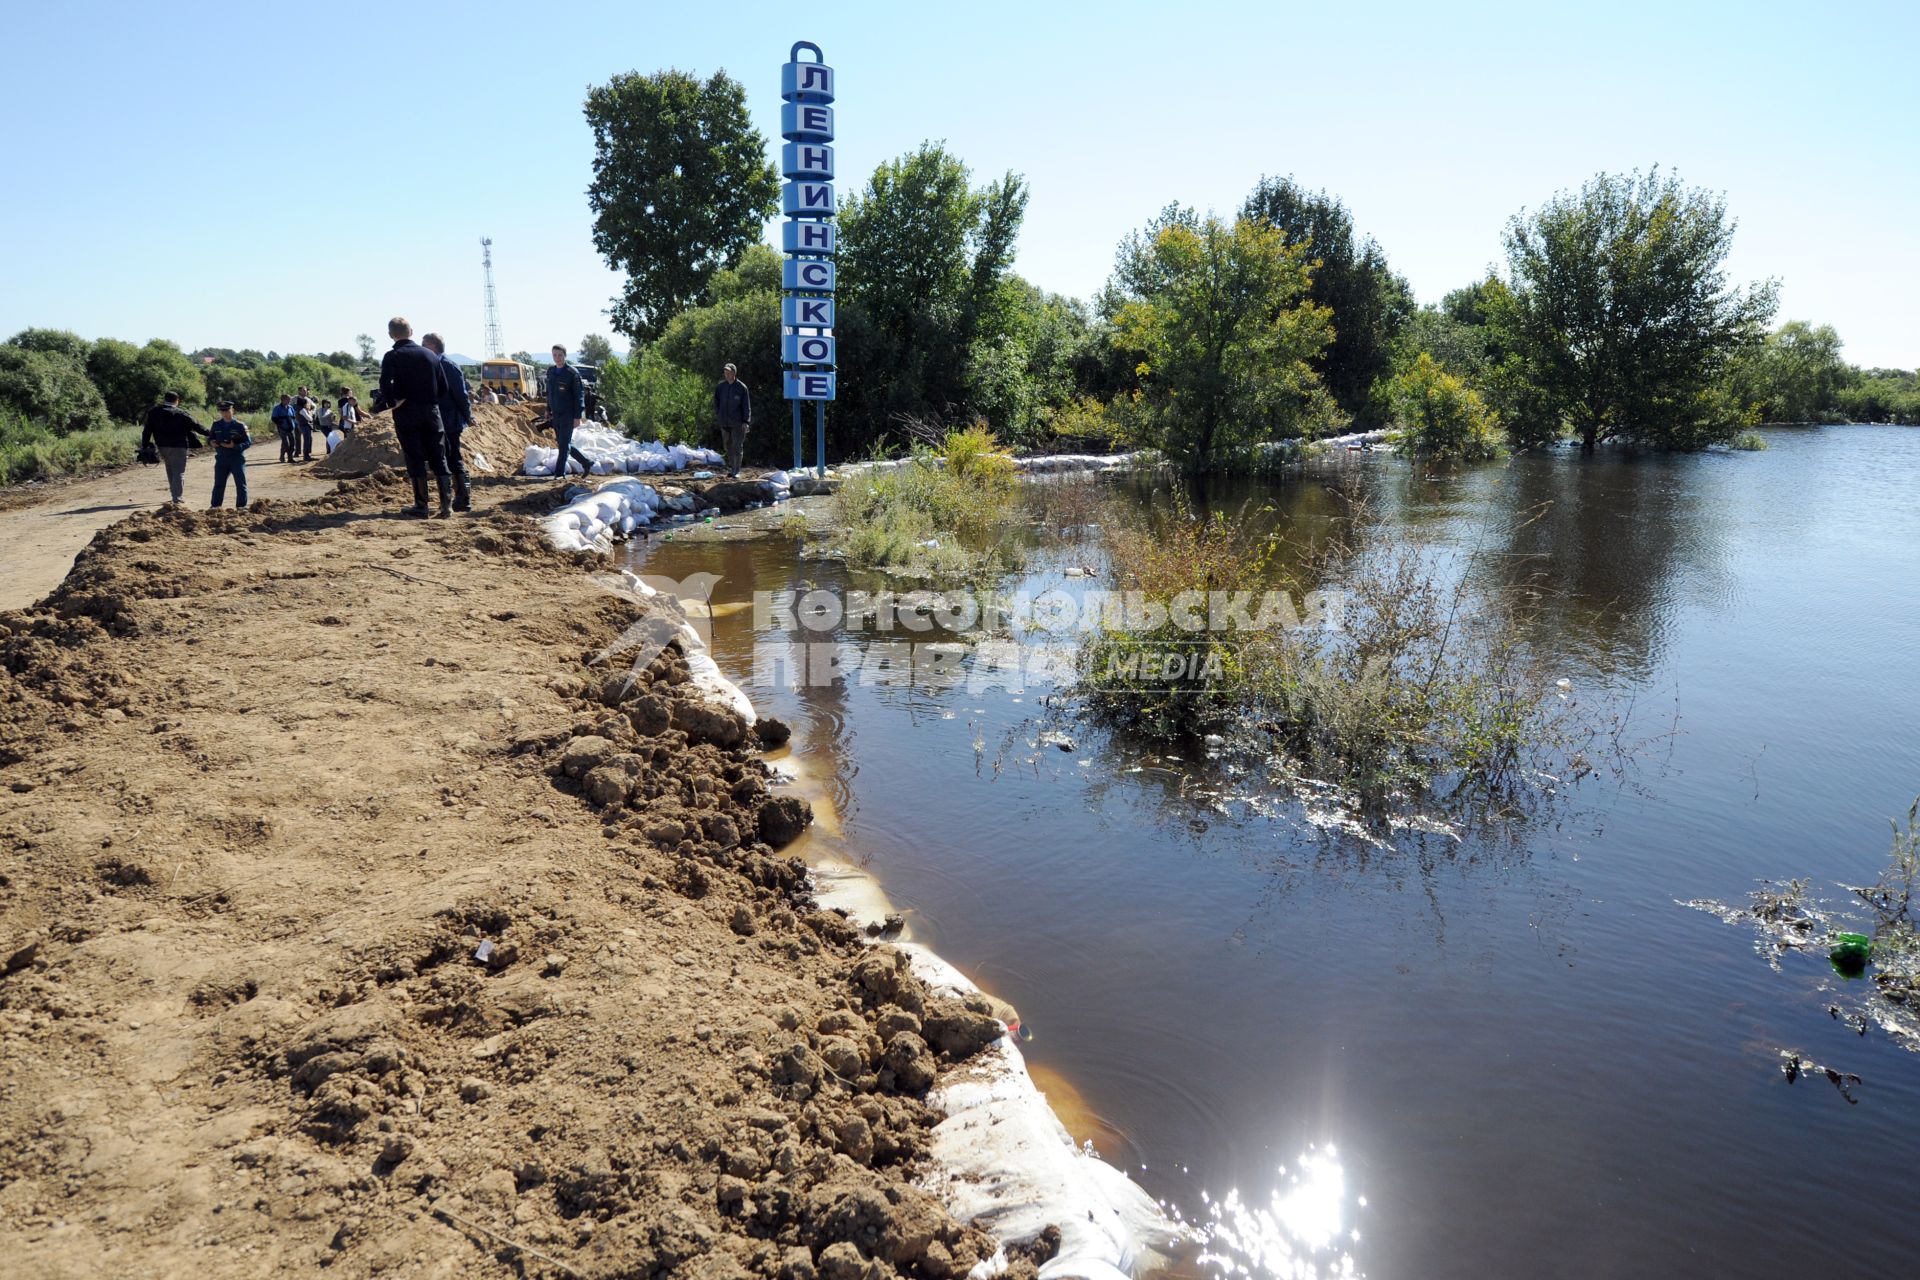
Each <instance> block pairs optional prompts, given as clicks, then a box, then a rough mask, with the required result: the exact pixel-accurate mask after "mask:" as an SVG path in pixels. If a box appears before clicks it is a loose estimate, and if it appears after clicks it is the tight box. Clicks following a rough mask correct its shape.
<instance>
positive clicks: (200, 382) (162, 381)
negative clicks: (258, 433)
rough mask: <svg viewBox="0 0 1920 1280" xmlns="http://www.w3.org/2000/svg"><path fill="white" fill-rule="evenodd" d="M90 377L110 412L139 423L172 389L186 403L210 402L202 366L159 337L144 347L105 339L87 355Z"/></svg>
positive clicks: (88, 374)
mask: <svg viewBox="0 0 1920 1280" xmlns="http://www.w3.org/2000/svg"><path fill="white" fill-rule="evenodd" d="M87 376H88V377H90V378H92V379H93V385H94V386H96V387H98V388H99V389H100V397H101V399H103V400H105V401H106V405H107V412H108V413H111V414H112V415H113V416H114V418H115V419H116V420H117V421H120V422H139V421H141V420H142V419H143V418H145V416H146V413H147V410H148V409H150V408H152V407H153V406H154V405H156V404H158V403H159V402H160V397H161V396H162V395H164V394H165V393H167V392H169V391H177V392H179V393H180V398H181V400H182V401H183V402H184V403H186V404H202V403H204V402H205V401H206V394H207V387H206V381H205V380H204V379H203V378H202V377H201V374H200V369H199V368H198V367H197V366H196V365H195V364H194V363H193V361H191V360H189V359H187V357H186V355H185V354H184V353H183V352H182V351H181V350H180V348H179V347H177V346H175V345H174V344H173V343H171V342H168V341H166V340H165V339H163V338H155V339H154V340H153V341H151V342H149V343H148V344H147V345H146V346H144V347H136V346H134V345H133V344H132V343H131V342H122V341H120V340H119V339H117V338H102V339H100V341H98V342H96V343H94V344H93V350H92V351H91V352H89V353H88V355H87Z"/></svg>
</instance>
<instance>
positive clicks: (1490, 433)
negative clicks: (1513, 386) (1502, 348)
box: [1391, 351, 1506, 461]
mask: <svg viewBox="0 0 1920 1280" xmlns="http://www.w3.org/2000/svg"><path fill="white" fill-rule="evenodd" d="M1391 395H1392V403H1393V408H1394V416H1395V418H1396V420H1397V421H1398V422H1399V424H1400V426H1401V427H1402V428H1403V429H1404V431H1405V441H1406V444H1407V446H1408V447H1409V448H1410V449H1411V450H1412V451H1413V452H1414V453H1415V454H1416V455H1418V456H1421V457H1427V458H1439V459H1461V460H1466V461H1473V460H1477V459H1481V458H1492V457H1496V456H1498V455H1499V454H1500V453H1502V452H1504V451H1505V449H1506V437H1505V436H1504V434H1503V433H1502V432H1501V430H1500V423H1499V419H1498V418H1497V417H1496V416H1495V415H1494V414H1493V412H1492V411H1491V410H1489V409H1488V408H1487V406H1486V403H1485V402H1484V401H1483V400H1481V398H1480V394H1479V393H1478V392H1477V391H1475V390H1474V389H1473V388H1472V387H1469V386H1468V385H1467V383H1466V380H1465V379H1463V378H1461V377H1459V376H1458V375H1456V374H1452V373H1449V372H1447V371H1446V370H1445V369H1444V368H1442V367H1441V366H1440V364H1439V363H1438V362H1437V361H1435V360H1434V358H1433V357H1432V356H1430V355H1428V354H1427V353H1426V352H1424V351H1422V352H1421V353H1420V354H1419V355H1418V356H1416V357H1415V358H1414V361H1413V363H1412V365H1411V366H1409V367H1408V369H1407V370H1406V372H1404V373H1402V374H1400V375H1399V376H1398V377H1396V378H1395V379H1394V380H1393V384H1392V390H1391Z"/></svg>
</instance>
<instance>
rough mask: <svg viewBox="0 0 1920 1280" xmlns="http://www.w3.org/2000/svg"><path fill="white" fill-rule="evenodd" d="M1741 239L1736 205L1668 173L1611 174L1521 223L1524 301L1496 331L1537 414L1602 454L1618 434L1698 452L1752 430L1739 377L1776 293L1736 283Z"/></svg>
mask: <svg viewBox="0 0 1920 1280" xmlns="http://www.w3.org/2000/svg"><path fill="white" fill-rule="evenodd" d="M1733 232H1734V224H1733V223H1732V222H1731V221H1729V220H1728V218H1727V211H1726V202H1725V200H1723V199H1722V198H1721V197H1719V196H1716V195H1713V194H1711V193H1709V192H1705V191H1701V190H1697V189H1688V188H1684V187H1682V186H1681V185H1680V182H1679V180H1678V179H1677V178H1675V177H1673V176H1671V175H1668V176H1664V177H1663V176H1662V175H1661V173H1660V171H1659V170H1658V169H1655V170H1653V171H1652V172H1650V173H1647V174H1644V175H1642V174H1640V173H1637V172H1636V173H1632V174H1628V175H1624V176H1620V175H1613V174H1604V173H1603V174H1601V175H1599V176H1598V177H1596V178H1594V179H1593V180H1592V181H1591V182H1589V183H1587V185H1586V186H1585V187H1583V188H1582V189H1581V190H1580V191H1579V192H1578V193H1577V194H1570V193H1566V192H1562V193H1561V194H1559V195H1557V196H1555V197H1554V198H1553V199H1552V200H1550V201H1548V202H1547V204H1546V205H1545V206H1544V207H1543V208H1541V209H1540V211H1539V212H1537V213H1535V214H1533V215H1531V216H1526V215H1524V214H1523V215H1516V216H1515V217H1514V218H1513V219H1512V221H1511V222H1509V223H1508V225H1507V232H1506V249H1507V265H1508V272H1509V276H1510V280H1509V285H1510V288H1511V290H1512V293H1511V297H1510V298H1509V299H1508V300H1506V301H1505V302H1504V303H1503V304H1502V305H1500V306H1498V307H1497V308H1496V309H1495V312H1494V315H1493V324H1494V328H1495V332H1496V334H1497V335H1498V337H1499V340H1500V341H1501V342H1503V343H1504V344H1505V346H1506V348H1507V349H1508V350H1509V351H1511V352H1512V353H1513V354H1514V357H1515V358H1516V359H1517V361H1518V362H1519V365H1520V367H1521V369H1522V370H1523V372H1524V377H1525V379H1526V382H1527V384H1528V386H1529V387H1530V389H1531V391H1532V392H1533V393H1534V394H1535V395H1536V396H1537V398H1538V404H1537V407H1536V408H1535V409H1534V410H1533V412H1536V413H1539V414H1543V415H1546V416H1549V417H1551V418H1554V419H1560V420H1564V421H1566V422H1567V423H1568V424H1569V425H1570V426H1571V427H1572V428H1573V430H1574V431H1576V432H1577V433H1579V435H1580V437H1581V441H1582V447H1583V448H1584V449H1585V450H1586V451H1587V452H1589V453H1591V452H1592V451H1593V448H1594V446H1595V444H1596V443H1597V442H1598V441H1600V440H1603V439H1608V438H1613V437H1619V438H1623V439H1629V440H1634V441H1638V442H1640V443H1642V444H1649V445H1657V446H1661V447H1665V448H1677V449H1697V448H1701V447H1703V446H1705V445H1707V444H1711V443H1713V442H1715V441H1718V440H1725V439H1728V438H1730V437H1731V436H1732V435H1733V434H1734V433H1735V432H1736V431H1738V430H1739V429H1740V428H1741V427H1742V426H1744V425H1746V420H1745V415H1744V414H1743V413H1742V412H1741V409H1740V407H1739V406H1738V405H1737V404H1736V403H1735V401H1734V398H1733V396H1732V395H1731V394H1730V393H1729V390H1728V382H1727V375H1728V373H1729V370H1730V369H1731V367H1732V365H1733V363H1734V362H1735V360H1736V359H1737V358H1738V357H1740V356H1741V355H1742V354H1743V353H1744V352H1746V351H1748V350H1749V349H1750V348H1752V347H1753V346H1754V345H1756V344H1757V343H1758V342H1759V341H1760V339H1761V336H1762V335H1763V334H1764V333H1765V331H1766V325H1767V323H1768V322H1769V321H1770V320H1771V319H1772V317H1773V312H1774V307H1775V305H1776V303H1775V298H1776V294H1777V287H1776V285H1775V284H1774V283H1773V282H1771V281H1769V282H1764V283H1760V284H1756V285H1753V286H1751V287H1749V288H1747V289H1744V290H1743V289H1738V288H1735V287H1733V286H1732V285H1730V284H1729V283H1728V281H1727V275H1726V270H1725V264H1726V259H1727V253H1728V251H1729V249H1730V248H1731V247H1732V244H1733ZM1555 425H1556V426H1557V423H1556V424H1555ZM1542 429H1543V428H1542V427H1541V425H1540V424H1537V423H1536V424H1533V426H1532V428H1531V431H1530V434H1533V433H1537V432H1539V431H1540V430H1542Z"/></svg>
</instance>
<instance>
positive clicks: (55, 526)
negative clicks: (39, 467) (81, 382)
mask: <svg viewBox="0 0 1920 1280" xmlns="http://www.w3.org/2000/svg"><path fill="white" fill-rule="evenodd" d="M261 447H262V446H260V445H256V446H255V448H256V449H260V448H261ZM332 487H333V482H332V481H330V480H323V479H321V478H319V477H317V476H314V475H313V474H311V468H310V467H309V466H307V465H298V464H289V463H283V462H272V461H267V460H264V459H262V458H260V457H258V456H256V457H254V458H253V459H251V460H250V461H249V462H248V463H247V488H248V491H249V496H251V497H262V498H317V497H319V496H320V495H321V494H323V493H325V492H327V491H328V490H329V489H331V488H332ZM212 494H213V456H212V454H211V452H210V451H208V450H205V449H203V450H201V451H200V452H199V453H196V454H193V455H192V456H191V457H190V458H189V460H188V462H187V483H186V498H185V501H186V504H187V506H188V507H190V508H193V507H205V506H206V505H207V501H208V499H209V498H210V497H211V496H212ZM166 500H167V475H166V468H164V467H157V466H155V467H142V466H134V467H120V468H117V469H115V470H113V471H109V472H106V473H104V474H102V475H98V476H90V477H86V478H83V479H79V480H72V481H60V482H55V483H52V484H49V485H47V486H45V488H44V489H43V490H42V491H41V492H39V493H24V492H17V491H16V492H12V493H8V494H6V495H4V499H0V547H5V548H6V554H5V556H4V558H0V609H21V608H25V607H26V606H27V605H30V604H32V603H33V602H34V601H35V600H38V599H39V598H40V597H41V596H43V595H45V594H47V592H49V591H51V590H53V589H54V587H55V586H56V585H58V584H59V582H60V579H62V578H64V577H66V576H67V570H68V569H70V568H72V567H73V557H74V556H75V555H77V554H78V553H79V551H80V548H82V547H84V546H86V545H87V540H88V539H90V538H92V537H93V535H94V534H96V533H98V532H99V531H100V530H102V529H104V528H106V527H107V526H108V525H110V524H112V523H113V522H114V521H116V520H121V519H125V518H126V517H127V516H130V515H132V514H133V513H134V512H136V511H150V510H152V509H154V508H156V507H158V506H160V505H161V504H162V503H164V502H165V501H166ZM233 500H234V499H233V495H232V494H231V493H229V494H228V495H227V501H228V502H229V503H231V502H232V501H233Z"/></svg>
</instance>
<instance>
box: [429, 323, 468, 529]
mask: <svg viewBox="0 0 1920 1280" xmlns="http://www.w3.org/2000/svg"><path fill="white" fill-rule="evenodd" d="M420 345H421V346H423V347H425V348H426V349H427V350H429V351H431V352H433V354H434V355H436V356H438V357H439V358H440V364H441V367H442V368H443V369H444V370H445V372H446V375H447V390H446V392H445V394H443V395H442V396H441V397H440V427H441V436H442V438H443V439H444V441H445V442H446V449H447V470H448V471H449V472H451V473H452V474H453V509H454V510H455V511H471V510H473V490H472V488H471V487H470V485H471V481H470V480H469V479H468V477H467V462H466V459H465V458H463V457H461V456H460V434H461V433H462V432H463V431H465V430H466V429H467V428H468V427H469V426H470V425H472V423H473V401H472V399H471V398H470V397H469V396H468V395H467V375H466V374H464V373H462V372H460V370H459V369H457V368H455V367H454V366H453V365H451V364H449V363H448V362H447V344H446V342H445V341H444V340H442V338H441V337H440V335H439V334H437V333H423V334H421V335H420Z"/></svg>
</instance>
